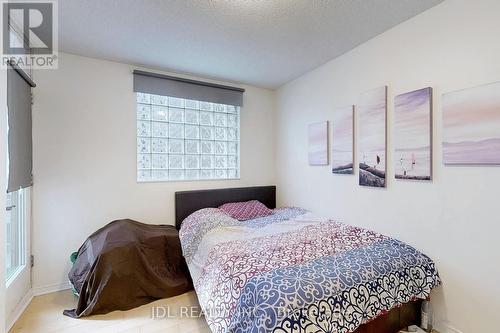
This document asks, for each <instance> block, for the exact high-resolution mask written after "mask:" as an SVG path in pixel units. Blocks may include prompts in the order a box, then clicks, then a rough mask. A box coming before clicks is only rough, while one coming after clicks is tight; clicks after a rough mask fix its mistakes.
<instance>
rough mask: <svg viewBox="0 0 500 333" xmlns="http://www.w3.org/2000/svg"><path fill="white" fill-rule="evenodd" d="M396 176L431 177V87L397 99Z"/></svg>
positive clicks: (422, 178) (395, 120) (395, 123)
mask: <svg viewBox="0 0 500 333" xmlns="http://www.w3.org/2000/svg"><path fill="white" fill-rule="evenodd" d="M394 143H395V155H394V171H395V176H396V179H411V180H431V177H432V88H430V87H429V88H423V89H420V90H416V91H412V92H408V93H405V94H401V95H398V96H396V97H395V98H394Z"/></svg>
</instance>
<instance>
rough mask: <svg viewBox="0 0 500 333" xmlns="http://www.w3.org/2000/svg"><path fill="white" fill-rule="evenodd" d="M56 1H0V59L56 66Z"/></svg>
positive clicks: (23, 65) (30, 65)
mask: <svg viewBox="0 0 500 333" xmlns="http://www.w3.org/2000/svg"><path fill="white" fill-rule="evenodd" d="M56 9H57V2H55V1H37V0H35V1H33V0H32V1H12V0H11V1H8V0H4V1H3V2H2V63H1V67H2V68H5V67H6V66H7V63H9V62H10V63H11V64H12V63H13V64H15V65H17V66H19V67H21V68H25V69H26V68H36V69H43V68H46V69H54V68H57V11H56Z"/></svg>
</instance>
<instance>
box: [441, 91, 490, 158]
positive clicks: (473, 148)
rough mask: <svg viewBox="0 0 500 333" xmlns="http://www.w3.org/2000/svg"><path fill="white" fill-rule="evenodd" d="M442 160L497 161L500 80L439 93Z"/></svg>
mask: <svg viewBox="0 0 500 333" xmlns="http://www.w3.org/2000/svg"><path fill="white" fill-rule="evenodd" d="M443 162H444V164H458V165H461V164H462V165H467V164H479V165H480V164H484V165H487V164H500V82H496V83H492V84H488V85H483V86H479V87H475V88H470V89H465V90H460V91H455V92H451V93H447V94H444V95H443Z"/></svg>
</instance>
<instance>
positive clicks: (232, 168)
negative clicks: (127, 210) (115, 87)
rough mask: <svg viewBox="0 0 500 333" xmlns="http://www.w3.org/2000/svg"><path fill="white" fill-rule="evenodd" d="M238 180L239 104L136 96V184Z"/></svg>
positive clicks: (138, 94)
mask: <svg viewBox="0 0 500 333" xmlns="http://www.w3.org/2000/svg"><path fill="white" fill-rule="evenodd" d="M239 176H240V107H239V106H233V105H224V104H216V103H209V102H203V101H194V100H188V99H182V98H174V97H168V96H160V95H152V94H145V93H137V181H139V182H146V181H180V180H203V179H235V178H239Z"/></svg>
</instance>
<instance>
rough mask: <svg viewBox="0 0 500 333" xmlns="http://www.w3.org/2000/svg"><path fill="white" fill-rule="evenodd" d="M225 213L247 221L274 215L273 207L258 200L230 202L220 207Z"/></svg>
mask: <svg viewBox="0 0 500 333" xmlns="http://www.w3.org/2000/svg"><path fill="white" fill-rule="evenodd" d="M219 209H221V210H222V211H223V212H224V213H226V214H227V215H229V216H231V217H232V218H233V219H237V220H240V221H246V220H250V219H254V218H257V217H263V216H268V215H272V214H273V211H272V209H269V208H267V207H266V206H265V205H264V204H263V203H262V202H260V201H258V200H250V201H245V202H230V203H226V204H223V205H222V206H220V207H219Z"/></svg>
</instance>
